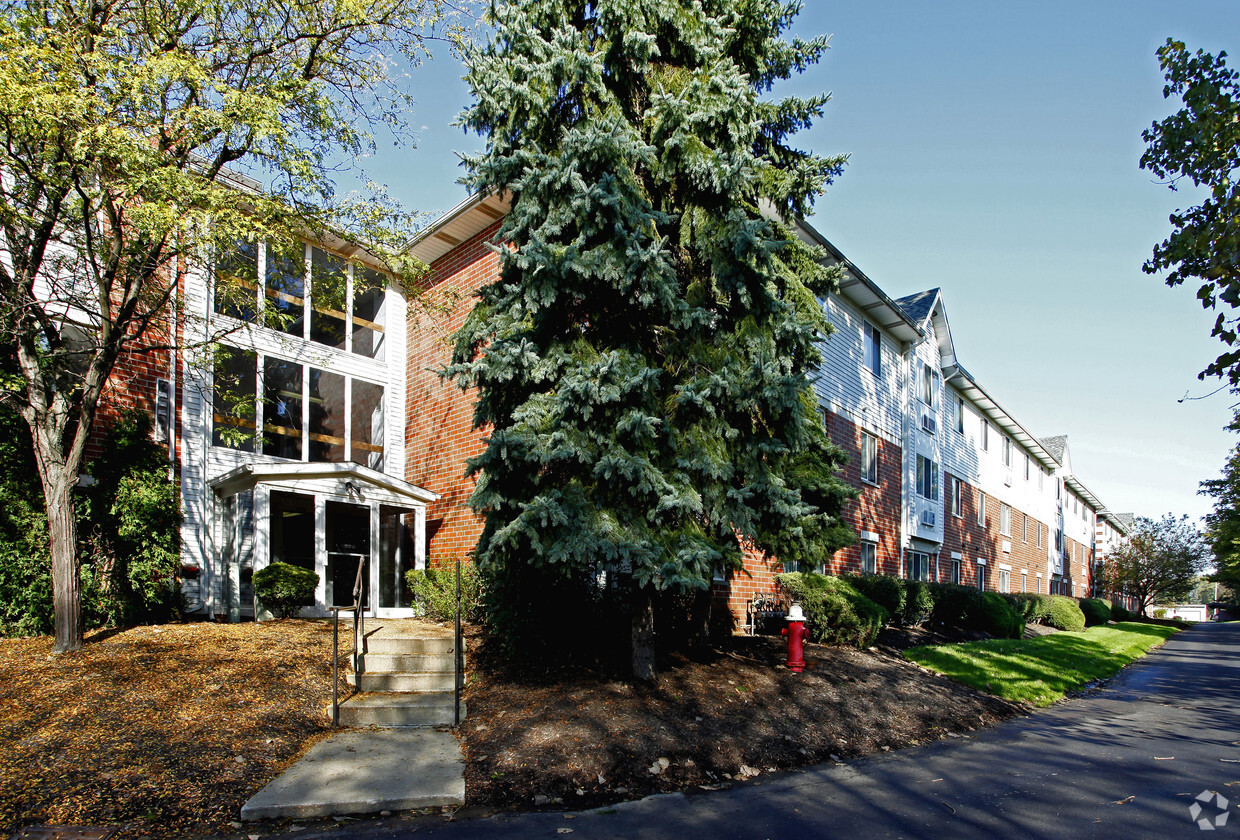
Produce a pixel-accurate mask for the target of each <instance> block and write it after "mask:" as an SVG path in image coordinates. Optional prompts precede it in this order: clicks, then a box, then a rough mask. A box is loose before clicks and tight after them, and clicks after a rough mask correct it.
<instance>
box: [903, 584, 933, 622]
mask: <svg viewBox="0 0 1240 840" xmlns="http://www.w3.org/2000/svg"><path fill="white" fill-rule="evenodd" d="M899 584H900V588H901V589H902V590H903V592H904V597H903V598H902V599H901V600H902V601H903V604H902V605H901V607H900V613H899V619H900V624H902V625H904V626H905V627H920V626H921V625H922V624H924V623H925V622H926V620H927V619H929V618H930V615H931V614H932V613H933V612H934V590H933V589H931V588H930V584H928V583H924V582H922V581H920V580H900V581H899Z"/></svg>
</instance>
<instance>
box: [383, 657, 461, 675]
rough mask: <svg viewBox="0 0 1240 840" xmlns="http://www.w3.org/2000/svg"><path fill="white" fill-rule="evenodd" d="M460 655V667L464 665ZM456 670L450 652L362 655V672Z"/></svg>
mask: <svg viewBox="0 0 1240 840" xmlns="http://www.w3.org/2000/svg"><path fill="white" fill-rule="evenodd" d="M464 659H465V657H464V656H462V657H461V660H462V661H461V667H462V668H463V667H465V662H464ZM454 670H456V666H455V663H454V662H453V657H452V654H450V653H449V654H439V653H437V654H420V653H367V654H365V655H363V656H362V673H363V674H427V673H445V672H446V673H452V672H453V671H454Z"/></svg>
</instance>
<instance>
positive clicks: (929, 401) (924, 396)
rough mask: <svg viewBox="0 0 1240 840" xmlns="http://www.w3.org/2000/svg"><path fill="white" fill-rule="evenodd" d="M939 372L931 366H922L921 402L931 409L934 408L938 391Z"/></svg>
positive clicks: (923, 364)
mask: <svg viewBox="0 0 1240 840" xmlns="http://www.w3.org/2000/svg"><path fill="white" fill-rule="evenodd" d="M938 385H939V372H938V371H937V370H935V369H934V368H932V367H930V365H928V364H925V363H924V362H923V363H922V366H921V401H922V402H924V403H925V404H926V405H927V406H930V407H931V408H933V407H934V392H935V391H936V390H938Z"/></svg>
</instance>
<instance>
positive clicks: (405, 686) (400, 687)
mask: <svg viewBox="0 0 1240 840" xmlns="http://www.w3.org/2000/svg"><path fill="white" fill-rule="evenodd" d="M455 677H456V675H455V674H454V673H452V669H451V667H449V668H447V669H445V670H442V671H422V672H409V671H402V672H399V673H384V672H377V671H369V670H368V671H364V672H362V675H361V676H360V677H359V676H357V675H356V674H347V675H345V679H347V680H348V681H349V685H351V686H355V687H356V688H357V689H358V690H359V691H419V692H428V691H429V692H435V691H452V687H453V685H452V684H453V680H454V679H455Z"/></svg>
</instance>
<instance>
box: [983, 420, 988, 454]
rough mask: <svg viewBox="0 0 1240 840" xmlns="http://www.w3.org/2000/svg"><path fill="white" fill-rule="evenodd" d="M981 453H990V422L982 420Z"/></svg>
mask: <svg viewBox="0 0 1240 840" xmlns="http://www.w3.org/2000/svg"><path fill="white" fill-rule="evenodd" d="M982 451H983V452H989V451H990V421H989V420H987V419H986V418H985V417H983V418H982Z"/></svg>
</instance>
